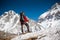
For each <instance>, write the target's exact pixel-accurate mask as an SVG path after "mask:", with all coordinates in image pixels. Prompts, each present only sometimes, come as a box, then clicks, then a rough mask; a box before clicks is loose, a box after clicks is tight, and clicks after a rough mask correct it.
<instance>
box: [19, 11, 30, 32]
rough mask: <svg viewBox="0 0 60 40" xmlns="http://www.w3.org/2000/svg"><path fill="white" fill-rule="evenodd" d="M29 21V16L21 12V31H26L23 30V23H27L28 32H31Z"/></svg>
mask: <svg viewBox="0 0 60 40" xmlns="http://www.w3.org/2000/svg"><path fill="white" fill-rule="evenodd" d="M27 22H29V20H28V18H27V17H26V16H25V15H24V12H21V13H20V23H21V31H22V33H24V32H23V25H26V27H27V30H28V32H30V31H29V25H28V23H27Z"/></svg>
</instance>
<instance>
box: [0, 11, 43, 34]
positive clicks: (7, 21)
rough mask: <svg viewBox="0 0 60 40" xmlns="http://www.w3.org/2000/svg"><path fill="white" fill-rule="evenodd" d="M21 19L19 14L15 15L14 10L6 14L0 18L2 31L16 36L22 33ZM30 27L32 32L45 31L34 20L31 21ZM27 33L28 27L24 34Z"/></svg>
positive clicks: (0, 29)
mask: <svg viewBox="0 0 60 40" xmlns="http://www.w3.org/2000/svg"><path fill="white" fill-rule="evenodd" d="M19 19H20V18H19V14H17V13H15V12H14V11H13V10H9V11H8V12H4V14H3V15H1V16H0V31H4V32H8V33H15V34H18V33H21V25H20V22H19ZM24 26H25V25H24ZM29 26H30V31H31V32H35V31H40V30H41V29H43V28H41V27H40V25H39V24H38V23H37V22H35V21H34V20H32V19H29ZM25 31H27V29H26V27H24V32H25Z"/></svg>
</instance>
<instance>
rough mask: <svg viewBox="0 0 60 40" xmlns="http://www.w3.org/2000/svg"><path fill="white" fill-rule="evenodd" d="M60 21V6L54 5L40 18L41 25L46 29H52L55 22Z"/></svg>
mask: <svg viewBox="0 0 60 40" xmlns="http://www.w3.org/2000/svg"><path fill="white" fill-rule="evenodd" d="M58 20H60V4H59V3H56V4H54V5H53V6H52V7H51V9H50V10H48V11H46V12H45V13H43V14H42V15H40V16H39V23H40V24H41V25H43V26H44V27H45V28H48V27H51V25H52V24H54V22H55V21H58Z"/></svg>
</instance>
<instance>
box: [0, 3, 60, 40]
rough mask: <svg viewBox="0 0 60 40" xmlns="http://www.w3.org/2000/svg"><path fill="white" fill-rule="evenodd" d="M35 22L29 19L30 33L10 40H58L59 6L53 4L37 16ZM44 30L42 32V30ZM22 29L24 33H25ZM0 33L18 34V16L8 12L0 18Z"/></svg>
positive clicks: (59, 24)
mask: <svg viewBox="0 0 60 40" xmlns="http://www.w3.org/2000/svg"><path fill="white" fill-rule="evenodd" d="M38 20H39V21H38V22H36V21H34V20H32V19H29V26H30V31H31V33H26V34H22V35H18V36H16V37H15V38H13V39H11V40H60V4H59V3H56V4H54V5H53V6H52V7H51V9H50V10H48V11H46V12H45V13H43V14H42V15H40V16H39V19H38ZM24 26H25V25H24ZM43 29H44V30H43ZM26 30H27V29H26V27H24V32H25V31H26ZM0 31H4V32H8V33H12V34H20V33H21V26H20V22H19V15H18V14H17V13H15V12H14V11H12V10H10V11H8V12H5V13H4V14H3V15H1V16H0Z"/></svg>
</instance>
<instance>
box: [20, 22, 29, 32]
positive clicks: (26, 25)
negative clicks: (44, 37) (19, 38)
mask: <svg viewBox="0 0 60 40" xmlns="http://www.w3.org/2000/svg"><path fill="white" fill-rule="evenodd" d="M23 25H26V27H27V30H28V32H29V25H28V23H21V31H22V33H23Z"/></svg>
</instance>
